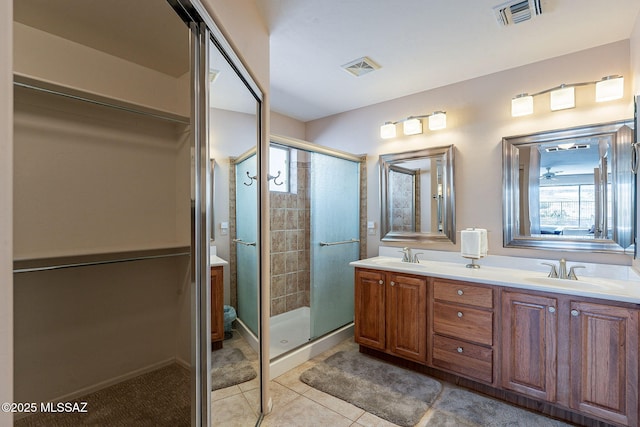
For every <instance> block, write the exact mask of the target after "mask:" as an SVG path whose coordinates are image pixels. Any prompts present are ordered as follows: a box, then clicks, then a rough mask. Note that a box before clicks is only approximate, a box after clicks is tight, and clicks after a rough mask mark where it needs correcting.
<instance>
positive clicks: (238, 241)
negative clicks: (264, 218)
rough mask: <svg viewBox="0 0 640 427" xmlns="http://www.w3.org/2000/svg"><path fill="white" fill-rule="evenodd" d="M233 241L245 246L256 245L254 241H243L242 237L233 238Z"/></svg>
mask: <svg viewBox="0 0 640 427" xmlns="http://www.w3.org/2000/svg"><path fill="white" fill-rule="evenodd" d="M233 241H234V242H235V243H240V244H241V245H245V246H255V245H256V242H245V241H244V240H242V239H233Z"/></svg>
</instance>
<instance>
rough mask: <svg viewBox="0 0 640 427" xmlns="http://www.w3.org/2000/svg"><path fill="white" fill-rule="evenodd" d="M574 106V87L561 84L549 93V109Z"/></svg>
mask: <svg viewBox="0 0 640 427" xmlns="http://www.w3.org/2000/svg"><path fill="white" fill-rule="evenodd" d="M575 106H576V88H575V87H573V86H566V85H564V84H561V85H560V87H559V88H558V89H555V90H552V91H551V93H550V94H549V108H551V111H558V110H566V109H567V108H574V107H575Z"/></svg>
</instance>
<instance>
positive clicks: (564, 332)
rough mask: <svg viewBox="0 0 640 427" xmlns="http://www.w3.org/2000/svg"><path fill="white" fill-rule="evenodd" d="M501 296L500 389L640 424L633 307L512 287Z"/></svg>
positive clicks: (636, 344) (635, 325)
mask: <svg viewBox="0 0 640 427" xmlns="http://www.w3.org/2000/svg"><path fill="white" fill-rule="evenodd" d="M501 300H502V303H501V305H502V322H501V323H502V343H501V347H502V360H501V374H502V375H501V377H502V380H501V386H502V388H504V389H507V390H513V391H516V392H518V393H521V394H524V395H527V396H531V397H534V398H537V399H541V400H545V401H548V402H551V403H557V404H559V405H562V406H565V407H569V408H570V409H572V410H575V411H579V412H580V413H583V414H586V415H590V416H594V417H598V418H600V419H603V420H606V421H608V422H613V423H616V424H620V425H626V426H637V425H638V409H639V408H638V380H639V377H638V334H639V332H640V331H639V329H638V310H636V309H633V308H628V307H623V306H616V305H613V304H607V303H601V302H599V301H598V302H593V300H588V299H583V298H580V297H571V296H568V295H555V294H547V293H544V294H543V293H532V292H526V291H515V290H504V291H503V292H502V297H501ZM561 344H562V345H563V346H564V347H563V348H565V349H568V354H562V353H560V354H559V350H558V349H559V346H560V345H561ZM560 378H562V379H565V381H566V383H559V379H560ZM561 388H562V389H563V390H564V393H563V394H566V395H568V399H567V398H564V397H563V396H560V393H559V390H560V389H561Z"/></svg>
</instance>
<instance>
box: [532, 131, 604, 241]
mask: <svg viewBox="0 0 640 427" xmlns="http://www.w3.org/2000/svg"><path fill="white" fill-rule="evenodd" d="M609 139H610V137H591V138H578V139H570V140H559V141H553V142H550V143H545V144H540V145H538V146H534V147H530V148H529V149H527V150H526V151H523V150H521V152H522V155H523V156H522V158H523V162H526V164H523V165H521V166H522V169H523V171H524V173H525V176H523V179H522V180H521V183H522V184H523V185H526V184H527V183H528V188H523V192H525V193H528V199H529V206H523V208H524V209H525V210H526V211H528V212H529V218H528V219H529V221H528V228H529V230H528V233H527V234H530V235H532V236H536V235H545V236H547V237H554V236H570V237H571V238H581V239H594V238H598V239H600V238H607V237H610V235H609V233H610V230H609V227H608V224H611V223H612V220H613V218H612V215H611V212H612V206H611V199H610V198H609V197H607V196H608V195H609V194H611V173H610V172H609V171H608V159H609V158H610V157H611V154H610V146H611V144H610V143H609ZM527 173H528V177H527V176H526V174H527Z"/></svg>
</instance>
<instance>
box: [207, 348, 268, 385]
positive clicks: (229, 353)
mask: <svg viewBox="0 0 640 427" xmlns="http://www.w3.org/2000/svg"><path fill="white" fill-rule="evenodd" d="M256 376H257V374H256V371H255V369H253V366H251V362H249V361H248V360H247V358H246V357H245V356H244V353H243V352H242V351H241V350H240V349H238V348H221V349H220V350H216V351H214V352H213V353H211V389H212V390H218V389H220V388H225V387H231V386H232V385H236V384H240V383H243V382H246V381H250V380H252V379H254V378H255V377H256Z"/></svg>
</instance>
